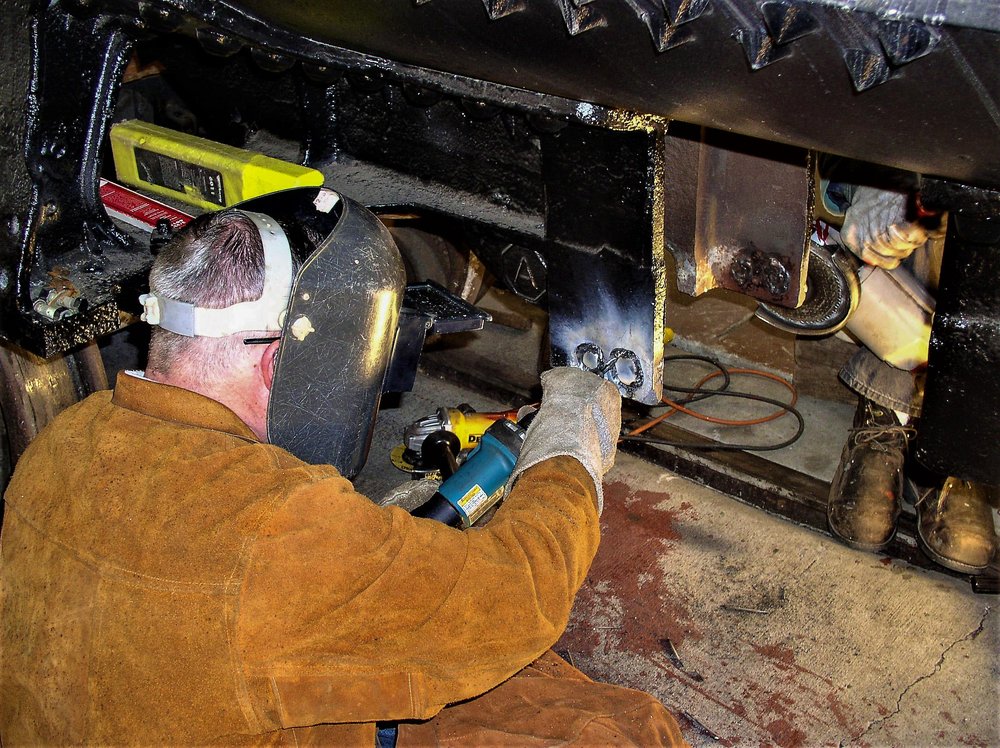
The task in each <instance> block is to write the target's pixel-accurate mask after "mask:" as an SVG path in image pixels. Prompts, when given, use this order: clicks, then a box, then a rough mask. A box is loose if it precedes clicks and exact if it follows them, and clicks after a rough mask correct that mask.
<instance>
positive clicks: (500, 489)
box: [411, 413, 535, 529]
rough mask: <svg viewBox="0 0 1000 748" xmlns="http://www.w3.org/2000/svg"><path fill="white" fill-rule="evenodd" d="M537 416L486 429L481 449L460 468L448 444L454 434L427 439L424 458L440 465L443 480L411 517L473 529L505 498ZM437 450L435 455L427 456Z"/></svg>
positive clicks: (504, 420) (439, 434)
mask: <svg viewBox="0 0 1000 748" xmlns="http://www.w3.org/2000/svg"><path fill="white" fill-rule="evenodd" d="M534 415H535V414H534V413H530V414H528V415H527V416H525V417H524V418H522V419H521V421H520V422H518V423H514V422H513V421H508V420H506V419H501V420H499V421H496V422H495V423H494V424H493V425H492V426H490V427H489V428H488V429H486V432H485V433H484V434H483V436H482V439H481V440H480V442H479V446H477V447H476V448H475V449H474V450H473V451H472V453H471V454H470V455H469V457H468V459H466V460H465V462H463V463H462V465H461V466H457V465H456V463H455V456H454V453H453V452H452V451H451V449H450V448H449V444H450V445H451V446H452V448H453V447H454V444H455V442H457V439H456V438H455V437H454V435H453V434H449V432H447V431H439V432H437V434H432V435H431V437H428V438H427V439H426V440H425V443H424V447H423V452H424V458H425V459H429V460H436V461H437V462H438V463H439V465H440V467H441V472H442V475H443V476H444V481H443V482H442V483H441V486H440V487H439V488H438V490H437V492H436V493H435V494H434V495H433V496H432V497H431V498H430V499H429V500H428V501H426V502H425V503H424V504H422V505H420V506H418V507H417V508H416V509H414V510H413V511H412V512H411V514H413V516H415V517H424V518H426V519H433V520H437V521H438V522H444V523H445V524H446V525H451V526H452V527H461V528H462V529H465V528H469V527H472V525H474V524H475V523H476V521H477V520H479V519H480V518H481V517H482V516H483V515H484V514H485V513H486V512H487V511H489V509H490V508H491V507H493V506H494V505H495V504H496V503H497V502H498V501H500V499H502V498H503V493H504V488H505V487H506V485H507V480H508V479H509V478H510V474H511V473H512V472H513V471H514V463H516V462H517V458H518V455H520V454H521V445H522V444H523V443H524V437H525V433H526V430H527V427H528V423H530V420H531V419H532V418H534ZM432 437H434V438H432ZM449 437H451V438H450V439H449ZM435 451H436V454H427V453H428V452H431V453H433V452H435Z"/></svg>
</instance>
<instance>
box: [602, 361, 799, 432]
mask: <svg viewBox="0 0 1000 748" xmlns="http://www.w3.org/2000/svg"><path fill="white" fill-rule="evenodd" d="M678 359H686V360H698V361H704V362H706V363H709V364H711V365H712V366H714V367H715V368H716V369H718V371H716V372H712V373H711V374H708V375H707V376H705V377H703V378H702V379H701V380H700V381H699V382H698V383H697V384H696V385H695V386H694V387H680V386H670V385H664V389H668V390H672V391H674V392H681V393H686V394H687V395H688V397H686V398H682V399H681V400H679V401H676V402H675V401H673V400H671V399H669V398H663V403H664V404H665V405H668V406H669V407H670V410H668V411H667V412H665V413H663V414H660V415H658V416H656V417H655V418H652V419H650V420H649V421H647V422H646V423H644V424H642V425H640V426H638V427H637V428H635V429H632V430H631V431H629V432H628V433H626V434H625V435H623V436H622V437H621V439H622V440H627V441H635V442H644V443H649V444H658V445H661V446H673V447H684V448H687V449H712V450H729V451H756V452H764V451H770V450H777V449H783V448H784V447H787V446H789V445H791V444H794V443H795V442H796V441H798V439H799V437H801V436H802V432H803V431H804V430H805V420H804V419H803V418H802V414H801V413H800V412H799V411H798V410H797V409H796V408H795V407H794V406H795V404H796V402H798V391H797V390H796V388H795V385H793V384H792V383H791V382H789V381H787V380H785V379H783V378H782V377H778V376H775V375H774V374H771V373H769V372H765V371H760V370H757V369H728V368H727V367H725V366H724V365H723V364H721V363H719V362H718V361H716V360H714V359H711V358H708V357H707V356H694V355H683V356H670V357H668V358H667V359H665V360H678ZM730 374H749V375H752V376H758V377H764V378H767V379H771V380H773V381H776V382H778V383H779V384H781V385H783V386H784V387H786V388H787V389H788V391H789V392H790V393H791V396H792V399H791V402H790V403H783V402H781V401H780V400H774V399H771V398H768V397H763V396H761V395H754V394H751V393H748V392H737V391H732V390H729V389H728V386H729V384H730V381H731V380H730ZM719 376H722V377H724V378H725V380H724V383H723V385H722V387H720V388H718V389H711V388H707V389H706V388H705V387H704V384H705V383H707V382H709V381H711V380H712V379H715V378H716V377H719ZM714 396H722V397H738V398H742V399H745V400H753V401H755V402H763V403H767V404H770V405H774V406H776V407H777V408H778V410H777V411H775V412H774V413H770V414H768V415H766V416H762V417H760V418H752V419H745V420H733V419H724V418H716V417H714V416H709V415H706V414H704V413H698V412H697V411H693V410H691V409H689V408H687V407H685V406H686V405H687V404H690V403H692V402H695V401H697V400H703V399H705V398H708V397H714ZM678 411H679V412H682V413H686V414H688V415H691V416H693V417H695V418H699V419H700V420H703V421H708V422H710V423H716V424H719V425H725V426H755V425H758V424H761V423H767V422H769V421H774V420H776V419H778V418H780V417H782V416H783V415H785V414H786V413H791V414H792V415H793V416H794V417H795V419H796V421H797V422H798V427H797V429H796V431H795V434H793V435H792V436H791V437H790V438H788V439H786V440H785V441H782V442H778V443H776V444H763V445H757V444H693V443H690V442H672V441H669V440H666V439H661V438H658V437H646V436H640V434H641V433H642V432H644V431H646V430H648V429H650V428H652V427H653V426H655V425H656V424H658V423H661V422H662V421H663V420H664V419H666V418H668V417H670V416H671V415H673V414H674V413H676V412H678Z"/></svg>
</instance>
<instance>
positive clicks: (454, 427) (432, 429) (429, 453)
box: [391, 403, 517, 476]
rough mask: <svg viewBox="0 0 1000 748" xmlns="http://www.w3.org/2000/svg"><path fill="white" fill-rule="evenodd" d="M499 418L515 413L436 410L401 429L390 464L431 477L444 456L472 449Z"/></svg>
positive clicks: (466, 407) (460, 408)
mask: <svg viewBox="0 0 1000 748" xmlns="http://www.w3.org/2000/svg"><path fill="white" fill-rule="evenodd" d="M501 419H506V420H508V421H514V420H516V419H517V411H516V410H503V411H496V412H492V413H478V412H476V411H475V410H473V409H472V408H471V407H470V406H469V405H466V404H464V403H463V404H462V405H459V406H458V407H457V408H438V409H437V410H436V411H434V412H433V413H432V414H430V415H429V416H424V417H423V418H419V419H417V420H416V421H414V422H413V423H411V424H410V425H409V426H407V427H406V428H404V429H403V443H402V444H400V445H399V446H397V447H396V448H395V449H393V450H392V455H391V458H392V464H393V465H395V466H396V467H397V468H399V469H400V470H402V471H404V472H407V473H410V474H411V475H424V476H431V475H433V474H434V473H438V472H439V471H440V465H441V463H442V460H447V459H448V457H447V454H448V453H451V454H454V455H458V454H459V453H460V452H464V451H466V450H469V449H473V448H474V447H476V446H477V445H478V444H479V440H480V439H482V437H483V434H485V433H486V430H487V429H488V428H489V427H490V426H492V425H493V424H494V423H495V422H496V421H498V420H501ZM440 432H446V434H450V435H451V436H445V435H442V434H441V433H440ZM432 435H433V438H430V437H431V436H432ZM429 438H430V441H428V439H429ZM453 440H454V441H453ZM445 446H448V447H449V449H448V451H446V450H445V449H444V447H445Z"/></svg>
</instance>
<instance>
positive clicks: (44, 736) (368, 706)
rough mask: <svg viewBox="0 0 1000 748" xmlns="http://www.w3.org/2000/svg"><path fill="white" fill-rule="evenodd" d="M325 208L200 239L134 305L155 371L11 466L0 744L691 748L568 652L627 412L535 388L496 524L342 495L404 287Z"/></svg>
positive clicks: (593, 382) (221, 216)
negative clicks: (562, 653)
mask: <svg viewBox="0 0 1000 748" xmlns="http://www.w3.org/2000/svg"><path fill="white" fill-rule="evenodd" d="M309 198H310V199H309V200H308V201H306V202H304V203H303V202H301V201H299V202H297V203H296V202H295V201H294V200H291V199H290V198H282V199H275V200H274V201H271V202H268V201H267V200H266V199H262V201H257V202H255V203H254V204H253V205H252V206H243V207H242V209H227V210H225V211H222V212H218V213H213V214H207V215H205V216H202V217H200V218H198V219H196V220H195V221H193V222H192V224H191V225H190V226H189V227H188V228H187V229H185V230H184V231H182V232H180V233H179V234H178V236H177V237H176V238H175V239H174V240H173V241H172V242H171V243H170V244H168V245H167V246H166V247H164V248H163V249H162V250H161V251H160V253H159V255H158V256H157V258H156V260H155V263H154V266H153V268H152V271H151V273H150V292H149V294H147V295H145V296H144V298H143V306H144V310H145V312H144V316H145V319H146V321H147V322H149V323H150V324H152V325H153V329H152V340H151V343H150V349H149V358H148V363H147V366H146V368H145V371H144V372H126V373H122V374H121V375H120V376H119V377H118V381H117V383H116V386H115V389H114V391H105V392H98V393H96V394H94V395H92V396H91V397H89V398H87V399H86V400H84V401H83V402H81V403H79V404H77V405H76V406H74V407H72V408H70V409H68V410H67V411H65V412H64V413H62V414H61V415H60V416H59V417H58V418H56V419H55V421H54V422H53V423H52V424H51V425H50V426H49V427H48V429H46V430H45V431H44V432H43V433H42V434H40V435H39V436H38V437H37V438H36V439H35V441H34V442H33V443H32V444H31V445H30V447H29V448H28V450H27V452H26V453H25V454H24V456H23V457H22V458H21V460H20V462H19V463H18V466H17V469H16V470H15V473H14V475H13V478H12V480H11V482H10V486H9V488H8V490H7V493H6V495H5V501H6V516H5V521H4V528H3V537H2V567H0V582H2V595H3V597H2V609H0V623H2V628H0V648H2V652H3V662H2V674H0V693H2V694H3V698H2V701H0V736H2V740H3V743H4V745H18V744H23V743H33V744H42V743H44V744H67V743H101V744H113V745H120V744H126V743H142V744H146V745H155V744H171V745H194V744H207V743H222V744H237V743H239V744H263V743H266V744H269V745H272V744H273V745H277V744H293V743H294V744H307V743H310V744H337V745H358V746H373V745H376V741H379V744H384V743H392V742H393V741H398V743H397V744H398V745H399V746H406V745H427V744H441V743H446V742H448V743H451V744H455V745H480V744H484V743H489V744H491V745H523V744H525V743H526V742H530V743H531V744H532V745H553V744H559V745H563V744H572V745H623V744H627V745H643V746H653V745H662V744H675V743H679V742H681V738H680V734H679V731H678V728H677V725H676V723H675V721H674V720H673V718H672V717H671V716H670V715H669V713H668V712H667V711H666V710H665V709H664V708H663V706H662V705H661V704H660V703H659V702H658V701H657V700H656V699H654V698H653V697H651V696H649V695H647V694H644V693H640V692H637V691H632V690H629V689H625V688H620V687H617V686H611V685H606V684H600V683H596V682H593V681H591V680H590V679H588V678H587V677H586V676H584V675H583V674H582V673H580V672H579V671H577V670H575V669H574V668H572V667H571V666H570V665H569V664H567V663H565V662H564V661H562V660H561V659H560V658H559V657H557V656H556V655H554V654H553V653H552V652H551V651H549V647H550V646H551V645H552V644H553V643H554V642H555V641H556V640H557V639H558V637H559V636H560V634H561V633H562V631H563V628H564V627H565V625H566V622H567V619H568V616H569V612H570V607H571V605H572V602H573V598H574V595H575V593H576V591H577V589H578V588H579V587H580V585H581V584H582V582H583V580H584V577H585V575H586V573H587V570H588V568H589V565H590V563H591V560H592V558H593V556H594V553H595V551H596V549H597V545H598V541H599V535H600V530H599V516H600V512H601V508H602V505H603V495H602V488H601V479H602V476H603V475H604V473H605V472H606V471H607V470H608V469H609V468H610V467H611V465H612V463H613V461H614V456H615V442H616V438H617V435H618V432H619V425H620V398H619V395H618V393H617V391H616V390H615V389H614V388H613V387H612V385H610V384H609V383H608V382H606V381H604V380H602V379H600V378H598V377H596V376H594V375H592V374H589V373H586V372H583V371H581V370H577V369H558V370H553V371H549V372H546V373H545V374H544V375H543V377H542V385H543V398H542V404H541V408H540V410H539V412H538V415H537V417H536V418H535V420H534V422H533V423H532V424H531V427H530V428H529V429H528V432H527V435H526V438H525V440H524V443H523V449H522V450H521V454H520V457H519V458H518V461H517V463H516V466H515V469H514V474H513V477H512V485H513V487H512V489H511V491H510V493H509V496H508V498H507V499H506V501H505V502H504V503H503V504H502V506H501V507H500V509H499V510H498V511H497V512H496V514H495V516H494V517H493V518H492V520H491V521H490V522H489V523H488V524H487V525H486V526H484V527H481V528H474V529H471V530H465V531H463V530H461V529H456V528H452V527H448V526H447V525H445V524H442V523H440V522H435V521H432V520H430V519H422V518H418V517H413V516H411V515H410V514H408V513H407V512H406V511H404V510H403V509H401V508H399V507H395V506H388V507H383V506H379V505H378V504H376V503H375V502H372V501H370V500H369V499H368V498H366V497H364V496H361V495H359V494H358V493H356V492H355V491H354V489H353V487H352V486H351V484H350V483H349V482H348V480H347V479H346V478H345V477H344V475H345V474H347V475H350V474H352V473H353V472H354V471H356V469H357V468H358V466H359V461H361V462H363V457H364V453H365V452H366V450H367V445H368V439H369V438H370V435H371V428H370V426H371V423H372V421H373V419H374V413H375V408H376V407H377V405H378V398H379V394H380V386H381V382H382V380H383V379H384V377H385V372H386V369H387V366H388V360H389V356H390V351H391V349H392V338H393V334H394V330H395V328H396V318H397V315H398V313H399V305H400V299H401V295H402V288H403V272H402V267H401V263H400V260H399V257H398V254H397V253H396V250H395V247H394V246H393V244H392V240H391V238H390V237H389V236H388V234H387V232H385V230H384V229H383V228H382V227H381V225H380V224H379V223H378V221H377V220H376V219H375V218H374V216H373V215H371V214H370V213H369V212H368V211H367V210H365V209H364V208H363V207H361V206H360V205H357V204H356V203H353V202H351V201H349V200H346V199H343V198H341V197H339V196H338V195H336V193H331V192H329V191H326V190H322V189H320V190H314V191H312V192H311V193H310V195H309ZM352 274H353V275H352ZM303 455H305V456H306V457H305V458H304V457H303ZM338 468H339V469H338Z"/></svg>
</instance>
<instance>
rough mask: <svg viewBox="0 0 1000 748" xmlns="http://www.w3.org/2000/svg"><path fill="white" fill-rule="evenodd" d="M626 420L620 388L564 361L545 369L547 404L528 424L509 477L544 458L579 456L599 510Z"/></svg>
mask: <svg viewBox="0 0 1000 748" xmlns="http://www.w3.org/2000/svg"><path fill="white" fill-rule="evenodd" d="M621 426H622V399H621V395H619V394H618V390H617V388H616V387H615V386H614V385H613V384H611V382H609V381H607V380H606V379H602V378H601V377H599V376H597V375H596V374H591V373H590V372H587V371H583V370H582V369H575V368H571V367H561V368H557V369H550V370H549V371H546V372H545V373H543V374H542V404H541V407H540V408H539V409H538V415H536V416H535V420H534V421H532V422H531V425H530V426H529V427H528V433H527V435H526V436H525V439H524V445H523V446H522V447H521V455H520V457H518V459H517V463H516V464H515V465H514V472H513V473H512V474H511V476H510V480H509V481H508V482H507V488H508V489H509V488H510V487H511V486H513V485H514V483H515V481H516V480H517V477H518V476H519V475H520V474H521V473H523V472H524V471H525V470H527V469H528V468H530V467H532V466H534V465H537V464H538V463H539V462H542V461H543V460H547V459H549V458H550V457H558V456H559V455H568V456H570V457H575V458H576V459H577V460H579V461H580V462H581V463H582V464H583V466H584V467H585V468H586V469H587V472H588V473H590V476H591V477H592V478H593V479H594V485H595V486H596V487H597V511H598V513H600V512H601V511H602V510H603V509H604V488H603V485H602V478H603V477H604V474H605V473H607V472H608V471H609V470H610V469H611V466H612V465H614V464H615V452H616V450H617V446H618V437H619V435H620V433H621Z"/></svg>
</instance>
